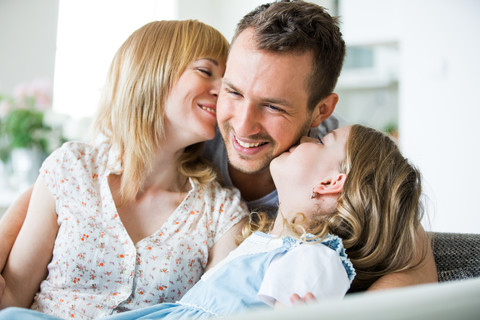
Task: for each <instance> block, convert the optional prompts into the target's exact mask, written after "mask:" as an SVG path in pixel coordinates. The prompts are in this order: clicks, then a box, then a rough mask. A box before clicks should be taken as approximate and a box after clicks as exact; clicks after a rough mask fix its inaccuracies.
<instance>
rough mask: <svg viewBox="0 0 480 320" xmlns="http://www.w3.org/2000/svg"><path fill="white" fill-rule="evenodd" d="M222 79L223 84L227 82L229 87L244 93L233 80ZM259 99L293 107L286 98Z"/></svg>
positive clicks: (268, 102) (263, 101)
mask: <svg viewBox="0 0 480 320" xmlns="http://www.w3.org/2000/svg"><path fill="white" fill-rule="evenodd" d="M222 81H223V84H225V85H226V86H227V87H229V88H230V89H232V90H233V91H235V92H238V93H240V94H242V91H241V90H239V89H238V88H237V87H235V85H234V84H233V83H232V82H230V81H229V80H228V79H226V78H223V79H222ZM258 100H260V101H262V103H267V104H278V105H281V106H285V107H292V104H291V103H290V102H288V101H287V100H285V99H276V98H266V97H259V98H258Z"/></svg>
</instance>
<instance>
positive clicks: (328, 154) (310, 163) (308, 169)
mask: <svg viewBox="0 0 480 320" xmlns="http://www.w3.org/2000/svg"><path fill="white" fill-rule="evenodd" d="M349 133H350V126H346V127H341V128H339V129H336V130H334V131H332V132H330V133H329V134H327V135H326V136H325V137H323V138H322V139H321V140H318V139H313V138H309V137H303V138H302V140H301V143H300V145H298V146H296V147H292V148H290V150H289V151H287V152H284V153H283V154H281V155H280V156H279V157H277V158H275V159H274V160H273V161H272V162H271V164H270V171H271V173H272V177H273V180H274V182H275V186H276V187H277V191H278V193H279V199H280V203H281V204H288V203H291V204H292V205H294V206H295V208H293V209H295V211H296V212H304V213H307V212H309V211H310V210H309V209H312V210H314V209H315V206H312V204H314V201H312V199H311V194H312V189H313V188H314V187H316V186H318V185H319V184H320V183H322V182H326V181H329V180H331V181H332V183H333V181H334V179H337V177H338V176H339V174H340V166H341V164H342V162H343V161H344V160H345V156H346V153H345V146H346V142H347V140H348V135H349Z"/></svg>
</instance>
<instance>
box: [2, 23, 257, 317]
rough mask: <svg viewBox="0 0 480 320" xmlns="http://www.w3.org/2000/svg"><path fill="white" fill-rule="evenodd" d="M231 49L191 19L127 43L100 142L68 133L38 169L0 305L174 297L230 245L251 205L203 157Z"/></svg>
mask: <svg viewBox="0 0 480 320" xmlns="http://www.w3.org/2000/svg"><path fill="white" fill-rule="evenodd" d="M227 52H228V42H227V41H226V39H225V38H224V37H223V36H222V35H221V34H220V33H219V32H218V31H216V30H215V29H213V28H212V27H210V26H207V25H205V24H203V23H200V22H198V21H191V20H190V21H156V22H152V23H150V24H147V25H145V26H143V27H142V28H140V29H139V30H137V31H135V32H134V33H133V34H132V35H131V36H130V37H129V38H128V39H127V40H126V41H125V43H124V44H123V45H122V46H121V47H120V49H119V50H118V52H117V54H116V55H115V57H114V59H113V62H112V65H111V68H110V71H109V74H108V77H107V82H106V85H105V88H104V91H103V97H102V100H101V103H100V110H99V113H98V115H97V116H96V118H95V121H94V129H95V133H96V136H97V137H98V136H100V137H101V139H100V141H99V142H98V143H96V144H86V143H78V142H70V143H67V144H65V145H64V146H63V147H62V148H60V149H59V150H57V151H55V152H54V153H53V154H52V155H51V156H50V157H49V158H48V159H47V160H46V161H45V162H44V164H43V166H42V168H41V170H40V176H39V178H38V180H37V182H36V184H35V187H34V191H33V194H32V198H31V202H30V206H29V210H28V213H27V218H26V220H25V224H24V226H23V228H22V230H21V232H20V234H19V236H18V239H17V241H16V242H15V245H14V247H13V249H12V251H11V253H10V256H9V259H8V262H7V265H6V267H5V269H4V271H3V273H2V276H3V277H4V278H5V281H6V289H5V293H4V295H3V297H2V299H1V307H2V308H3V307H5V306H23V307H29V306H31V307H32V308H33V309H35V310H39V311H41V312H44V313H47V314H51V315H56V316H60V317H68V318H73V317H74V318H86V319H90V318H98V317H101V316H106V315H109V314H112V313H116V312H120V311H125V310H130V309H136V308H142V307H146V306H149V305H153V304H158V303H159V302H163V301H176V300H178V299H180V298H181V297H182V296H183V294H184V293H185V292H187V291H188V290H189V289H190V288H191V287H192V286H193V285H194V284H195V283H196V282H197V281H198V280H199V279H200V276H201V275H202V274H203V272H204V270H205V268H206V267H207V264H211V265H214V264H215V263H216V261H217V260H220V259H221V258H223V257H224V256H225V255H226V253H228V252H229V251H230V250H231V249H233V248H234V247H235V246H236V244H235V239H234V235H236V234H238V233H239V232H240V229H241V227H242V226H243V224H242V223H239V222H240V221H241V220H242V218H244V217H246V216H247V215H248V212H247V209H246V207H245V206H244V205H243V204H242V203H241V199H240V195H239V193H238V192H236V191H232V190H227V189H222V188H221V187H220V186H219V185H218V184H217V183H216V182H213V181H214V174H213V171H212V169H211V167H210V166H209V165H208V164H207V163H206V162H205V161H203V160H202V159H200V158H199V156H198V152H199V150H200V148H201V145H200V144H199V143H200V142H203V141H205V140H207V139H212V138H213V137H214V135H215V127H216V117H215V107H216V102H217V96H218V91H219V89H220V81H221V78H222V76H223V72H224V70H225V61H226V57H227ZM27 279H28V280H27ZM39 288H40V291H39ZM38 291H39V292H38ZM37 292H38V293H37ZM33 299H34V302H33V305H32V300H33Z"/></svg>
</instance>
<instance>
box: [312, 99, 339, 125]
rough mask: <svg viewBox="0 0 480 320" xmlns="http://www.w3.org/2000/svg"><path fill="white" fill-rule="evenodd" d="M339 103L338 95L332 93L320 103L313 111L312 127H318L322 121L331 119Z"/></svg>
mask: <svg viewBox="0 0 480 320" xmlns="http://www.w3.org/2000/svg"><path fill="white" fill-rule="evenodd" d="M337 102H338V94H336V93H331V94H329V95H328V96H327V97H326V98H325V99H323V100H322V101H320V102H319V103H318V104H317V105H316V106H315V109H313V113H312V122H311V127H312V128H314V127H318V126H319V125H320V123H322V121H324V120H325V119H327V118H328V117H330V115H331V114H332V113H333V111H334V110H335V106H336V105H337Z"/></svg>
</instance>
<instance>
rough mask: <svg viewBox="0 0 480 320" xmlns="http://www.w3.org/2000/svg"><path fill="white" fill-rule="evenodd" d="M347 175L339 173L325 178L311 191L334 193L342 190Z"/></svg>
mask: <svg viewBox="0 0 480 320" xmlns="http://www.w3.org/2000/svg"><path fill="white" fill-rule="evenodd" d="M346 178H347V175H346V174H344V173H339V174H338V175H337V176H336V178H335V179H325V180H323V181H322V182H320V184H319V185H318V186H316V187H315V188H313V192H314V193H316V194H335V193H340V192H341V191H342V190H343V185H344V184H345V179H346Z"/></svg>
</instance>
